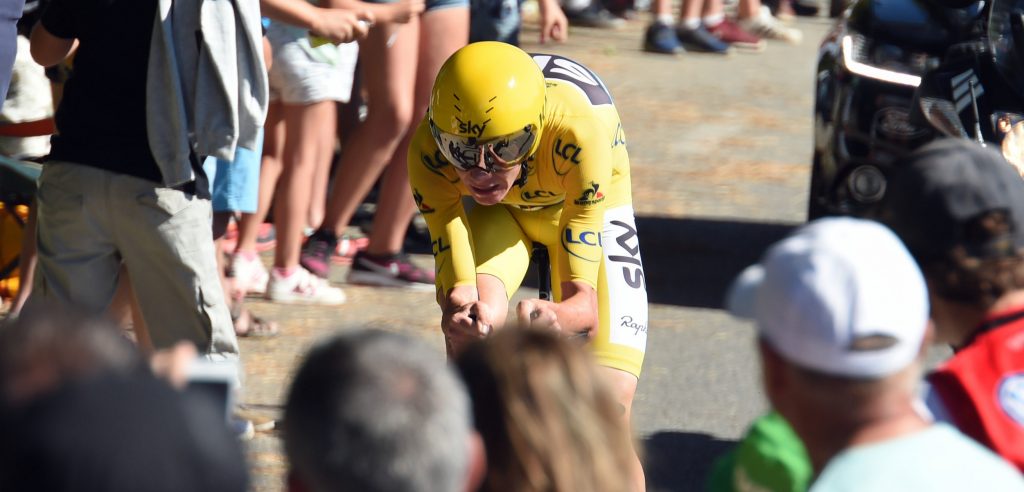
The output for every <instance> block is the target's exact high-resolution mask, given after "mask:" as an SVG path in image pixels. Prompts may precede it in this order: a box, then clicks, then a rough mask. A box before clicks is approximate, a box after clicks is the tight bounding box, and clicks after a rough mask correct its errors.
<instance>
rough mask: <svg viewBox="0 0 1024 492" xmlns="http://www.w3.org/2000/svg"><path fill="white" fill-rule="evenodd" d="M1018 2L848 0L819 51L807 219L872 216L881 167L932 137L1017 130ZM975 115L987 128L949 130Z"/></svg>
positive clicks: (990, 136) (990, 135) (999, 135)
mask: <svg viewBox="0 0 1024 492" xmlns="http://www.w3.org/2000/svg"><path fill="white" fill-rule="evenodd" d="M1022 5H1024V0H994V1H991V2H982V1H974V2H968V3H965V2H962V1H960V0H858V1H857V2H856V3H854V4H853V5H852V6H851V7H850V8H849V9H848V10H847V11H846V13H845V14H844V17H843V18H842V19H841V20H840V21H838V22H837V23H836V25H835V26H834V27H833V29H832V30H831V31H830V32H829V33H828V35H827V36H826V37H825V39H824V40H823V42H822V44H821V46H820V49H819V52H818V65H817V80H816V83H815V103H814V129H815V133H814V154H813V166H812V171H811V183H810V196H809V200H808V218H809V219H814V218H817V217H820V216H824V215H854V216H871V215H873V214H874V212H875V211H876V210H875V209H876V208H877V206H878V204H879V202H880V201H881V200H882V198H883V197H884V196H885V193H886V174H887V172H888V170H890V169H891V168H892V166H893V165H895V162H897V160H898V159H899V158H900V157H901V156H903V155H904V154H906V153H907V152H909V151H911V150H913V149H915V148H917V147H919V146H921V145H923V144H925V143H927V142H929V141H931V140H934V139H935V138H939V137H943V136H956V137H959V138H965V135H966V136H968V137H972V138H974V139H975V140H979V141H984V142H991V143H996V144H1000V145H1001V143H1002V142H1003V141H1004V140H1005V139H1004V136H1005V135H1007V134H1013V135H1016V134H1018V133H1020V132H1021V131H1024V127H1020V126H1018V124H1019V122H1020V120H1019V119H1018V118H1017V117H1016V116H1015V115H1019V114H1021V112H1020V111H1019V108H1021V107H1024V106H1022V105H1021V104H1020V103H1019V99H1020V97H1021V94H1020V91H1021V88H1022V87H1024V80H1022V77H1024V75H1022V74H1021V72H1020V70H1021V66H1022V64H1021V61H1020V59H1019V57H1020V55H1019V54H1020V53H1022V52H1024V50H1022V49H1021V48H1020V46H1019V44H1020V43H1021V41H1020V40H1021V39H1022V38H1024V37H1022V36H1021V35H1020V34H1019V33H1018V31H1019V28H1015V27H1014V26H1015V25H1019V24H1020V19H1019V17H1020V15H1019V12H1020V11H1021V9H1022ZM1015 16H1016V17H1015ZM1015 19H1016V20H1015ZM1015 29H1016V30H1017V31H1015ZM983 47H984V49H982V48H983ZM966 67H971V70H967V68H966ZM967 72H969V73H967ZM965 73H967V75H964V74H965ZM964 84H966V85H964ZM972 87H973V88H974V89H973V92H971V88H972ZM972 94H973V95H972ZM948 102H951V104H952V110H950V106H949V105H948V104H945V103H948ZM925 106H927V108H926V107H925ZM975 111H976V112H977V115H978V117H977V118H975V119H974V120H973V121H975V122H983V124H981V126H983V127H985V128H989V127H991V128H989V129H987V130H986V129H983V130H981V131H980V132H974V133H977V136H975V135H973V134H972V132H968V131H966V130H965V131H964V132H962V133H961V132H957V131H955V130H953V128H955V126H951V125H952V121H953V120H956V121H961V120H963V119H965V118H968V117H969V116H971V114H973V112H975ZM968 113H971V114H968ZM941 115H944V116H945V118H943V117H942V116H941ZM993 117H994V118H995V119H992V118H993ZM986 118H988V119H986ZM968 120H969V118H968ZM989 120H992V124H988V121H989ZM962 124H963V123H961V125H962ZM993 125H994V126H993ZM973 127H974V125H973V124H971V125H969V126H968V127H965V128H972V129H973ZM1002 128H1005V129H1007V131H1006V132H1003V131H1002V130H1000V129H1002ZM992 129H994V131H993V130H992ZM1014 129H1016V130H1014ZM1013 132H1018V133H1013ZM1012 141H1018V142H1019V141H1020V140H1019V138H1017V137H1011V143H1012ZM1018 145H1019V144H1018Z"/></svg>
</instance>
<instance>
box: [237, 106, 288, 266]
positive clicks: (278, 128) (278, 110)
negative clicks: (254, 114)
mask: <svg viewBox="0 0 1024 492" xmlns="http://www.w3.org/2000/svg"><path fill="white" fill-rule="evenodd" d="M283 151H284V119H283V109H282V106H281V103H280V102H277V101H275V102H273V103H271V104H270V109H269V111H267V122H266V124H265V125H264V126H263V159H262V160H261V161H260V189H259V198H258V199H257V203H258V205H257V208H256V213H255V214H242V219H241V220H239V222H238V245H237V246H236V247H235V251H236V252H237V251H253V252H254V251H256V238H257V237H258V236H259V228H260V224H262V223H263V221H264V220H266V219H267V213H268V212H269V210H270V204H271V202H272V201H273V199H274V190H275V189H276V188H277V182H278V179H279V178H280V176H281V154H282V152H283Z"/></svg>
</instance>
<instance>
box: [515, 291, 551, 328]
mask: <svg viewBox="0 0 1024 492" xmlns="http://www.w3.org/2000/svg"><path fill="white" fill-rule="evenodd" d="M554 304H555V303H553V302H551V301H545V300H542V299H523V300H522V301H519V304H518V305H517V306H516V316H517V317H518V318H519V326H520V327H522V328H540V329H550V330H558V331H561V330H562V327H561V326H560V325H559V324H558V315H557V313H555V309H554Z"/></svg>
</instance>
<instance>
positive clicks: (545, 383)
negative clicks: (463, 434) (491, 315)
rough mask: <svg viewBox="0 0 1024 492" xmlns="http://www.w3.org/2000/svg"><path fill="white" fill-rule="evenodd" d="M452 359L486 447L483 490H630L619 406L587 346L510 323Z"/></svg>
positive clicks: (626, 443)
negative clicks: (470, 399)
mask: <svg viewBox="0 0 1024 492" xmlns="http://www.w3.org/2000/svg"><path fill="white" fill-rule="evenodd" d="M457 364H458V368H459V370H460V372H461V373H462V375H463V377H464V379H465V381H466V384H467V387H468V389H469V393H470V396H471V398H472V400H473V410H474V416H475V418H476V425H477V429H478V430H479V431H480V434H481V436H482V437H483V440H484V444H485V447H486V450H487V462H488V464H487V468H488V469H487V477H486V479H485V481H484V484H483V486H482V487H481V490H484V491H490V492H498V491H515V492H533V491H537V492H540V491H544V492H549V491H551V492H553V491H564V492H576V491H580V490H586V491H593V492H603V491H608V492H621V491H624V490H629V488H630V485H629V477H630V470H631V463H632V453H633V448H632V445H631V442H630V439H631V438H630V436H629V431H628V429H627V427H626V423H625V419H624V417H623V415H622V411H623V410H622V406H621V405H620V404H619V403H618V401H617V400H616V399H615V396H614V394H613V392H612V391H611V389H610V388H609V387H607V386H606V385H605V383H604V382H603V381H602V380H601V379H600V378H599V375H598V368H597V365H596V364H595V363H594V361H593V360H592V359H591V357H590V355H589V353H586V352H584V351H583V350H582V349H581V348H579V347H577V346H576V345H574V344H572V343H571V342H569V341H568V340H566V339H564V338H563V337H561V336H559V335H558V334H557V333H555V332H551V331H540V330H522V329H514V328H509V329H505V330H501V331H499V332H497V333H496V334H495V335H494V336H492V337H490V338H488V339H487V340H485V341H483V342H480V343H478V344H476V345H474V346H471V347H470V348H469V349H467V351H466V352H465V353H463V354H462V356H461V357H460V358H459V359H458V362H457Z"/></svg>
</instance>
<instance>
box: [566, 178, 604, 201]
mask: <svg viewBox="0 0 1024 492" xmlns="http://www.w3.org/2000/svg"><path fill="white" fill-rule="evenodd" d="M598 188H600V185H598V184H597V183H595V182H593V181H591V182H590V188H587V189H585V190H583V194H582V195H580V197H579V198H577V199H576V200H573V203H575V204H576V205H579V206H582V207H589V206H591V205H597V204H598V203H601V202H603V201H604V193H601V192H600V191H597V189H598Z"/></svg>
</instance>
